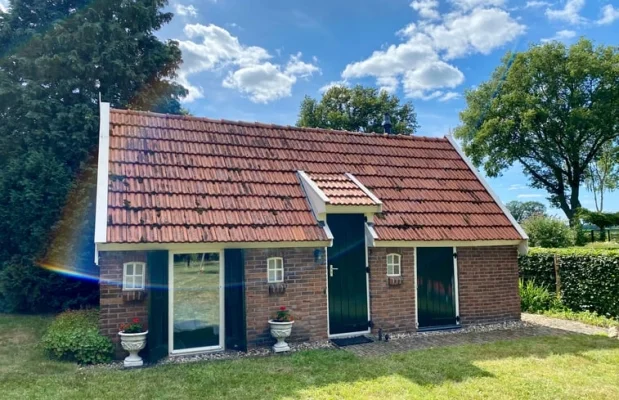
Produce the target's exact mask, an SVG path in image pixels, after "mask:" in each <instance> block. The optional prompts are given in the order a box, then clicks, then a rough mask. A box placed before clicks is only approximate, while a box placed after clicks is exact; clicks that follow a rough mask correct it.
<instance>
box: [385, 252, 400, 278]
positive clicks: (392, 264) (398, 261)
mask: <svg viewBox="0 0 619 400" xmlns="http://www.w3.org/2000/svg"><path fill="white" fill-rule="evenodd" d="M390 257H393V258H392V262H389V258H390ZM396 257H397V262H396ZM390 266H391V267H392V270H393V271H395V267H396V266H397V267H398V273H397V274H396V273H391V274H390V273H389V267H390ZM387 276H402V256H401V255H400V254H398V253H389V254H387Z"/></svg>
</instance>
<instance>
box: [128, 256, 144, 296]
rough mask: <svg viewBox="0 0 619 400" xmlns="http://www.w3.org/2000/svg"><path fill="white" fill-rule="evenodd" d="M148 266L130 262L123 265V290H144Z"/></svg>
mask: <svg viewBox="0 0 619 400" xmlns="http://www.w3.org/2000/svg"><path fill="white" fill-rule="evenodd" d="M145 270H146V264H144V263H143V262H130V263H125V264H124V265H123V290H144V275H145V274H144V272H145Z"/></svg>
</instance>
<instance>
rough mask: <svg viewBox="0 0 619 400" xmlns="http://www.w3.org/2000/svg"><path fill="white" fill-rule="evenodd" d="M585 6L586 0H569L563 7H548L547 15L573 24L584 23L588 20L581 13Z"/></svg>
mask: <svg viewBox="0 0 619 400" xmlns="http://www.w3.org/2000/svg"><path fill="white" fill-rule="evenodd" d="M584 6H585V0H567V1H566V2H565V6H564V7H563V8H562V9H553V8H547V9H546V16H547V17H548V19H551V20H558V21H564V22H568V23H570V24H572V25H578V24H582V23H584V22H585V21H586V19H585V18H584V17H582V16H581V15H580V10H582V8H583V7H584Z"/></svg>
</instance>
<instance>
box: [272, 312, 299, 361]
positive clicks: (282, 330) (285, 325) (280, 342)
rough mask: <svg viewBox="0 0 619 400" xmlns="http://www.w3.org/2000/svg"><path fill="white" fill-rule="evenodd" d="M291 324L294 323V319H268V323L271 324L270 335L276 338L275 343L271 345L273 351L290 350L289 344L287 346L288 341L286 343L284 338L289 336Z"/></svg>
mask: <svg viewBox="0 0 619 400" xmlns="http://www.w3.org/2000/svg"><path fill="white" fill-rule="evenodd" d="M292 324H294V321H290V322H275V321H273V320H269V325H271V336H273V337H274V338H275V339H277V343H275V344H274V345H273V351H274V352H276V353H281V352H282V351H290V346H288V343H286V341H285V340H284V339H286V338H287V337H289V336H290V333H291V332H292Z"/></svg>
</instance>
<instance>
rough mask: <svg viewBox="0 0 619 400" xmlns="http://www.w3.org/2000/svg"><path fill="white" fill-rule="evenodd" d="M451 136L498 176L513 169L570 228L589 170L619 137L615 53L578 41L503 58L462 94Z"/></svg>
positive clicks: (618, 63) (618, 79)
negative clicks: (464, 104)
mask: <svg viewBox="0 0 619 400" xmlns="http://www.w3.org/2000/svg"><path fill="white" fill-rule="evenodd" d="M466 101H467V108H466V109H465V110H464V111H462V112H461V113H460V119H461V122H462V125H461V126H459V127H458V128H457V129H456V131H455V136H456V137H457V138H458V139H460V140H462V142H463V145H464V150H465V152H466V154H467V155H469V156H470V157H471V159H472V161H473V163H474V164H475V165H477V166H483V167H484V170H485V171H486V173H487V174H488V175H489V176H492V177H496V176H499V175H500V174H501V172H502V171H504V170H505V169H506V168H508V167H510V166H512V165H513V164H515V163H517V164H519V165H520V166H522V168H523V169H524V173H525V175H526V176H527V177H528V178H529V181H530V185H531V186H532V187H534V188H541V189H545V190H546V191H547V192H548V193H549V200H550V202H551V204H552V205H554V206H557V207H559V208H561V209H562V210H563V212H564V213H565V215H566V216H567V218H568V219H569V220H570V223H571V224H574V223H576V219H577V218H576V217H575V216H576V211H577V210H578V208H580V199H579V195H580V187H581V184H582V183H583V181H584V178H585V176H586V173H587V168H588V166H589V164H590V163H591V162H593V161H595V160H596V158H597V157H598V156H599V155H600V152H601V151H602V149H603V148H604V146H606V145H608V144H609V143H613V142H616V141H617V138H618V137H619V50H618V48H617V47H612V46H608V47H604V46H600V47H596V48H594V47H593V44H592V43H591V42H590V41H588V40H586V39H581V40H580V41H579V42H578V43H576V44H574V45H573V46H571V47H570V48H566V47H565V46H564V45H563V44H561V43H556V42H552V43H547V44H544V45H536V46H531V47H530V48H529V50H527V51H525V52H522V53H508V54H507V55H506V56H505V57H504V58H503V62H502V64H501V65H500V66H499V67H498V68H496V70H495V71H494V73H493V74H492V77H491V78H490V80H488V81H487V82H484V83H482V84H481V85H479V86H478V87H477V88H476V89H473V90H469V91H467V93H466Z"/></svg>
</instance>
